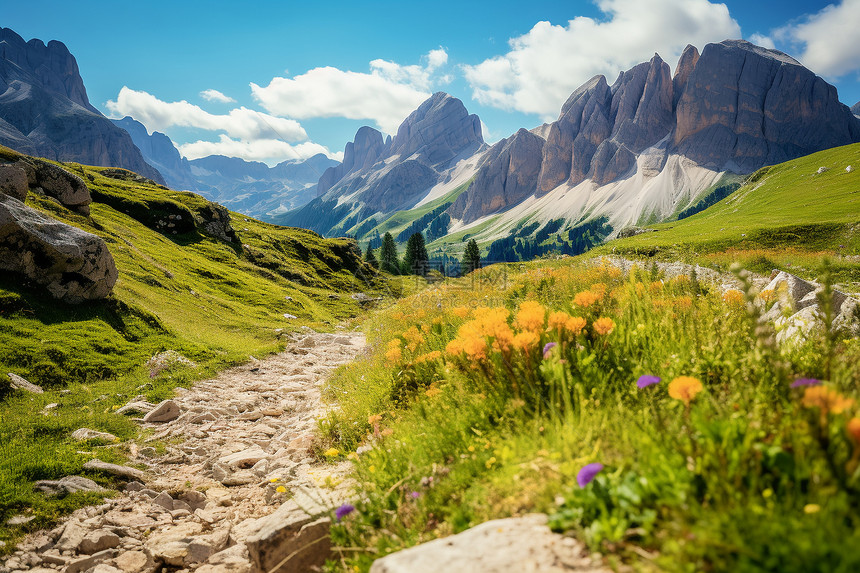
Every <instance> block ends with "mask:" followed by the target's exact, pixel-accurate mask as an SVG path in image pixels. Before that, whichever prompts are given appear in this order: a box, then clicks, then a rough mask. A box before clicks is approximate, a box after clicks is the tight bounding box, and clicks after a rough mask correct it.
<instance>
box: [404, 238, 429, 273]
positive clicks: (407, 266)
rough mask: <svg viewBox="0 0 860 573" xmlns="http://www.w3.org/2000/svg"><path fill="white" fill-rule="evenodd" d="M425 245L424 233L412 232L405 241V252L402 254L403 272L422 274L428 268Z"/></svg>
mask: <svg viewBox="0 0 860 573" xmlns="http://www.w3.org/2000/svg"><path fill="white" fill-rule="evenodd" d="M429 258H430V257H429V256H428V255H427V246H426V245H425V244H424V235H422V234H421V233H412V236H411V237H409V241H407V242H406V254H405V255H404V256H403V272H404V273H409V274H413V275H421V276H424V275H426V274H427V270H428V267H429V265H428V259H429Z"/></svg>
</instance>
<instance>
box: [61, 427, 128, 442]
mask: <svg viewBox="0 0 860 573" xmlns="http://www.w3.org/2000/svg"><path fill="white" fill-rule="evenodd" d="M72 439H73V440H77V441H79V442H85V441H87V440H103V441H105V442H117V441H119V438H117V437H116V436H114V435H113V434H110V433H108V432H99V431H97V430H91V429H89V428H79V429H77V430H75V431H74V432H72Z"/></svg>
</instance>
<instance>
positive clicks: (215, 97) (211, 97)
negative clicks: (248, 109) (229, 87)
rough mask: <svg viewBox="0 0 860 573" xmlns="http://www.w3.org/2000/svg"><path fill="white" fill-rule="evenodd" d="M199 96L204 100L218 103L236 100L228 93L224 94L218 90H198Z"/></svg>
mask: <svg viewBox="0 0 860 573" xmlns="http://www.w3.org/2000/svg"><path fill="white" fill-rule="evenodd" d="M200 97H202V98H203V99H205V100H206V101H217V102H219V103H234V102H235V101H236V100H234V99H233V98H231V97H230V96H228V95H224V94H223V93H221V92H219V91H218V90H203V91H202V92H200Z"/></svg>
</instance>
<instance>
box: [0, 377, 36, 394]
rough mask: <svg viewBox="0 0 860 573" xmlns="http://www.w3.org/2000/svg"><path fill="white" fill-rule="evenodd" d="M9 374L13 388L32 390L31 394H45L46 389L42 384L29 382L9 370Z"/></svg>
mask: <svg viewBox="0 0 860 573" xmlns="http://www.w3.org/2000/svg"><path fill="white" fill-rule="evenodd" d="M7 376H8V377H9V380H10V382H9V384H10V386H11V387H12V389H13V390H24V391H25V392H30V393H31V394H44V393H45V391H44V390H42V387H41V386H37V385H35V384H31V383H30V382H28V381H27V380H25V379H24V378H22V377H21V376H18V375H17V374H13V373H12V372H9V373H8V374H7Z"/></svg>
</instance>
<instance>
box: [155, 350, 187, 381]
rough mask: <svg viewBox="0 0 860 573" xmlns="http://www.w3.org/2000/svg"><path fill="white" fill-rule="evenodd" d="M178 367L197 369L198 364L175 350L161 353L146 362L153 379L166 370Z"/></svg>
mask: <svg viewBox="0 0 860 573" xmlns="http://www.w3.org/2000/svg"><path fill="white" fill-rule="evenodd" d="M176 365H179V366H184V367H186V368H197V363H196V362H194V361H193V360H189V359H188V358H186V357H184V356H183V355H181V354H180V353H178V352H176V351H175V350H166V351H164V352H159V353H158V354H156V355H155V356H153V357H152V358H150V359H149V360H147V361H146V367H147V368H149V375H150V377H152V378H155V377H156V376H158V375H159V374H161V373H162V372H163V371H164V370H167V369H168V368H171V367H173V366H176Z"/></svg>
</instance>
